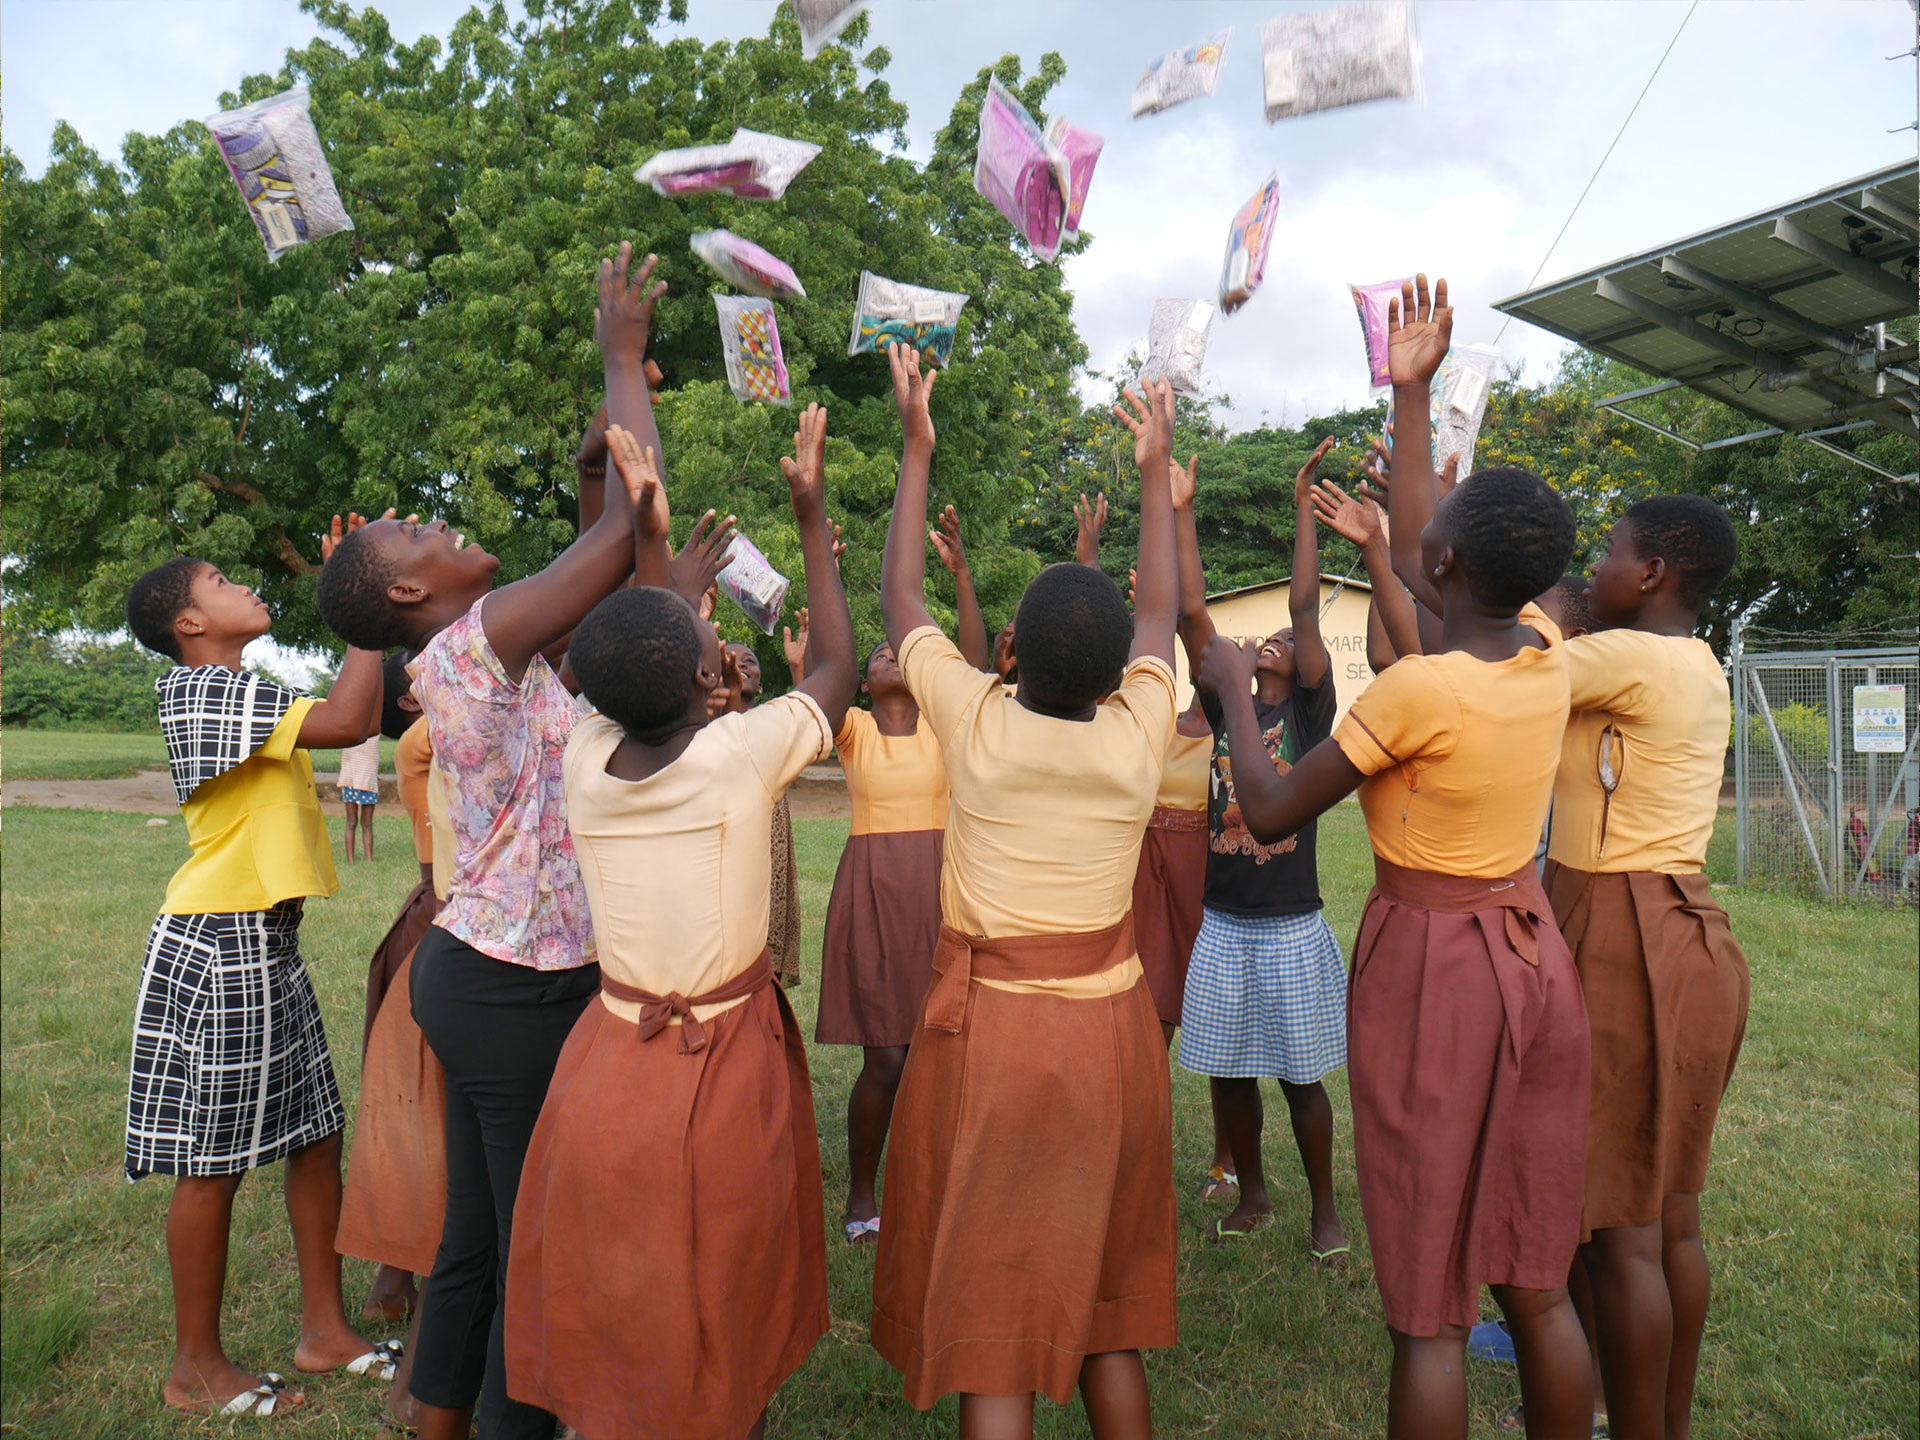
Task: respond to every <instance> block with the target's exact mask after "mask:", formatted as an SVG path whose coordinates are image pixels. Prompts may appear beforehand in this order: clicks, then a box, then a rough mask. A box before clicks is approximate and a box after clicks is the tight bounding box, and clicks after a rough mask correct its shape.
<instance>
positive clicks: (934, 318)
mask: <svg viewBox="0 0 1920 1440" xmlns="http://www.w3.org/2000/svg"><path fill="white" fill-rule="evenodd" d="M966 303H967V297H966V296H965V295H956V294H954V293H953V292H951V291H948V290H928V289H926V288H925V287H923V286H920V285H906V284H903V283H901V282H900V281H898V280H889V279H887V278H886V277H885V276H883V275H876V274H874V273H873V272H872V271H871V270H862V271H861V272H860V294H859V296H858V297H857V298H856V299H855V300H854V304H853V337H852V338H851V339H850V340H848V341H847V354H849V355H862V354H866V353H868V352H872V351H879V350H884V349H885V348H886V347H887V346H889V345H891V344H893V343H894V342H896V341H904V342H906V343H907V344H909V345H911V346H913V348H914V349H916V350H918V351H919V352H920V358H921V359H922V360H924V361H926V362H928V363H929V364H933V365H944V364H946V363H947V357H948V356H949V355H951V354H952V353H953V336H954V326H955V325H957V324H958V323H959V320H960V308H961V307H962V306H963V305H965V304H966Z"/></svg>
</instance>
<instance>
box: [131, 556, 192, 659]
mask: <svg viewBox="0 0 1920 1440" xmlns="http://www.w3.org/2000/svg"><path fill="white" fill-rule="evenodd" d="M207 568H209V567H208V565H207V562H206V561H204V560H196V559H195V558H194V557H193V556H191V555H176V556H175V557H174V558H173V559H171V560H168V561H167V562H165V563H164V564H161V565H156V566H154V567H153V569H151V570H149V571H147V573H146V574H144V575H142V576H141V577H140V578H139V579H138V580H136V581H134V582H133V588H132V589H131V590H129V591H128V592H127V629H129V630H131V631H132V632H133V638H134V639H136V640H138V641H139V642H140V643H141V644H142V645H144V646H146V647H147V649H149V650H157V651H159V652H160V653H161V654H162V655H164V656H166V657H167V658H168V659H169V660H178V659H179V658H180V637H179V636H178V635H176V634H174V633H173V622H174V621H175V620H177V619H178V618H179V617H180V612H181V611H182V610H184V609H186V608H187V606H189V605H191V604H192V603H193V582H194V580H195V578H196V577H198V575H199V574H200V572H201V571H202V570H205V569H207Z"/></svg>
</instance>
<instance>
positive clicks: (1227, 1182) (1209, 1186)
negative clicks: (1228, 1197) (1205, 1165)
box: [1200, 1165, 1240, 1200]
mask: <svg viewBox="0 0 1920 1440" xmlns="http://www.w3.org/2000/svg"><path fill="white" fill-rule="evenodd" d="M1228 1190H1232V1191H1233V1192H1234V1194H1236V1195H1238V1194H1239V1193H1240V1177H1239V1176H1238V1175H1236V1174H1234V1173H1233V1172H1232V1171H1231V1170H1228V1169H1225V1168H1224V1167H1222V1166H1219V1165H1215V1166H1213V1167H1212V1168H1211V1169H1209V1170H1208V1171H1207V1178H1206V1179H1205V1180H1204V1181H1203V1182H1201V1185H1200V1198H1201V1199H1202V1200H1211V1199H1213V1198H1214V1197H1216V1196H1219V1195H1224V1194H1226V1193H1227V1191H1228Z"/></svg>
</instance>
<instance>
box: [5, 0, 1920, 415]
mask: <svg viewBox="0 0 1920 1440" xmlns="http://www.w3.org/2000/svg"><path fill="white" fill-rule="evenodd" d="M1688 3H1689V0H1567V3H1559V0H1421V3H1420V4H1419V8H1418V22H1417V23H1418V27H1419V31H1420V36H1421V41H1422V44H1423V47H1424V50H1425V83H1426V98H1425V101H1424V103H1415V102H1399V101H1390V102H1383V103H1376V104H1372V105H1364V106H1357V107H1353V108H1350V109H1346V110H1339V111H1333V112H1330V113H1326V114H1322V115H1315V116H1309V117H1306V118H1303V119H1299V120H1288V121H1283V122H1281V123H1280V124H1278V125H1273V126H1269V125H1267V124H1266V123H1265V122H1264V120H1263V118H1262V114H1261V86H1260V64H1259V24H1260V22H1261V21H1262V20H1264V19H1267V18H1268V17H1269V16H1272V15H1276V14H1280V13H1284V12H1286V11H1289V10H1297V9H1309V8H1313V7H1312V5H1311V3H1301V0H875V3H874V5H873V8H872V12H871V13H872V17H873V18H872V26H873V39H874V41H875V42H877V43H879V44H883V45H885V46H886V47H887V48H888V49H889V50H890V51H891V52H892V54H893V57H894V61H893V65H892V67H891V69H890V70H889V72H888V78H889V80H890V82H891V83H892V85H893V88H894V90H895V93H896V94H898V95H900V96H901V97H902V98H904V99H905V100H906V101H907V102H908V103H909V104H910V105H911V107H912V111H913V119H912V126H911V140H912V146H913V149H914V151H915V152H916V153H918V154H923V155H924V154H925V153H926V151H927V148H928V146H929V138H930V136H931V134H932V132H933V130H934V129H935V128H936V127H937V126H938V124H939V123H940V122H941V120H942V119H943V118H944V117H945V115H946V113H947V111H948V109H949V107H950V106H951V104H952V97H953V96H954V95H955V93H957V91H958V90H959V88H960V87H961V86H962V85H963V84H964V83H965V82H966V81H967V80H968V79H970V78H971V77H972V76H973V75H974V74H975V73H976V72H977V71H978V70H979V68H980V67H982V66H984V65H988V64H991V63H992V62H993V61H995V60H996V59H998V58H999V57H1000V56H1001V55H1002V54H1005V53H1007V52H1009V51H1011V52H1014V53H1016V54H1018V55H1020V56H1021V58H1022V59H1023V60H1024V61H1025V62H1026V64H1027V66H1028V67H1029V68H1031V67H1032V66H1033V65H1034V64H1036V63H1037V61H1038V59H1039V56H1040V55H1041V54H1042V53H1044V52H1045V51H1047V50H1057V51H1059V52H1060V54H1061V55H1062V56H1063V57H1064V58H1065V60H1066V62H1067V67H1068V71H1067V78H1066V80H1065V81H1064V82H1063V84H1062V85H1061V87H1060V88H1059V89H1058V90H1056V91H1055V94H1054V105H1055V107H1056V108H1057V109H1058V110H1060V111H1061V112H1063V113H1065V114H1066V115H1068V116H1069V117H1071V118H1072V119H1074V120H1075V121H1077V122H1079V123H1081V124H1083V125H1086V126H1089V127H1091V128H1092V129H1094V130H1097V131H1098V132H1100V133H1101V134H1103V135H1105V136H1106V137H1107V148H1106V151H1105V153H1104V155H1103V156H1102V158H1101V161H1100V165H1099V169H1098V172H1097V173H1096V175H1095V178H1094V184H1093V190H1092V194H1091V198H1090V199H1089V201H1088V203H1087V209H1086V215H1085V219H1084V227H1085V229H1086V230H1087V231H1088V232H1089V233H1090V234H1091V235H1092V236H1093V237H1094V243H1093V245H1092V246H1091V247H1090V249H1089V250H1088V251H1087V253H1085V254H1084V255H1081V256H1078V257H1076V258H1074V259H1073V260H1071V261H1069V262H1067V274H1068V279H1069V281H1070V283H1071V285H1072V288H1073V291H1074V294H1075V296H1076V304H1075V312H1076V316H1077V318H1078V321H1079V324H1080V328H1081V331H1082V333H1083V334H1084V335H1085V336H1086V338H1087V342H1088V345H1089V347H1090V349H1091V350H1092V353H1093V363H1094V364H1095V365H1096V366H1099V365H1103V364H1111V363H1112V362H1114V361H1115V360H1117V359H1118V358H1119V357H1120V356H1122V355H1124V354H1125V352H1126V351H1127V350H1128V349H1129V348H1130V347H1132V346H1135V345H1138V344H1140V343H1141V342H1142V340H1143V338H1144V334H1145V330H1146V318H1147V312H1148V309H1149V306H1150V303H1151V301H1152V300H1153V298H1154V297H1155V296H1163V295H1164V296H1184V295H1194V296H1211V295H1212V294H1213V292H1214V287H1215V284H1216V281H1217V277H1218V274H1219V269H1220V260H1221V252H1222V250H1223V248H1224V245H1225V237H1226V229H1227V223H1228V220H1229V219H1230V217H1231V216H1232V215H1233V213H1234V211H1235V210H1236V209H1237V208H1238V207H1239V205H1240V204H1241V203H1242V202H1243V201H1244V200H1245V199H1246V198H1247V197H1248V196H1249V195H1251V194H1252V193H1253V191H1254V189H1255V188H1256V187H1257V186H1258V185H1259V184H1260V182H1261V181H1262V180H1263V179H1264V178H1265V176H1266V174H1267V172H1268V171H1269V170H1277V171H1278V172H1279V177H1280V187H1281V199H1282V220H1281V224H1280V227H1279V229H1278V231H1277V233H1276V236H1275V239H1274V242H1273V251H1272V256H1271V258H1270V260H1269V264H1268V274H1267V281H1266V285H1265V287H1264V288H1263V289H1262V291H1261V293H1260V294H1259V295H1258V296H1257V297H1256V298H1255V300H1254V302H1253V303H1252V304H1250V305H1249V306H1248V307H1247V308H1246V309H1244V310H1242V311H1241V312H1240V313H1239V314H1237V315H1235V316H1234V317H1232V318H1231V319H1227V320H1223V321H1220V322H1218V323H1216V325H1215V328H1214V334H1213V340H1212V345H1211V349H1210V351H1209V354H1208V374H1209V383H1210V385H1211V386H1212V387H1213V388H1215V389H1216V390H1219V391H1224V392H1226V393H1228V394H1230V395H1231V396H1232V397H1233V400H1234V407H1235V417H1236V420H1237V422H1238V423H1239V424H1243V425H1254V424H1258V423H1260V421H1261V419H1262V417H1265V418H1268V419H1270V420H1272V421H1275V422H1294V423H1297V422H1298V421H1300V420H1301V419H1303V418H1305V417H1306V416H1307V415H1310V414H1314V413H1321V412H1325V411H1327V410H1330V409H1333V408H1337V407H1338V406H1340V405H1343V404H1350V403H1359V402H1363V401H1364V400H1365V399H1366V398H1367V380H1366V371H1365V365H1364V359H1363V354H1362V349H1361V345H1360V338H1359V330H1358V326H1357V325H1356V323H1355V320H1354V315H1353V309H1352V305H1351V303H1350V301H1349V299H1348V296H1347V291H1346V284H1347V282H1349V281H1354V282H1362V283H1365V282H1370V281H1376V280H1381V279H1386V278H1388V277H1391V276H1395V275H1400V274H1405V273H1407V272H1408V271H1410V270H1413V269H1416V268H1424V269H1426V270H1427V271H1429V273H1433V274H1444V275H1446V276H1447V277H1448V279H1449V282H1450V283H1451V286H1452V289H1453V294H1454V298H1455V302H1456V306H1457V308H1458V317H1457V321H1456V325H1455V337H1456V340H1458V341H1466V342H1488V341H1492V340H1493V339H1494V337H1495V334H1496V332H1497V331H1498V330H1499V329H1500V326H1501V322H1502V318H1503V317H1501V316H1500V315H1499V314H1498V313H1497V312H1495V311H1493V310H1492V309H1491V308H1490V306H1489V302H1491V301H1493V300H1496V299H1500V298H1502V297H1504V296H1507V295H1509V294H1512V293H1514V292H1516V291H1518V290H1521V289H1524V288H1526V285H1527V283H1528V280H1529V277H1531V276H1532V274H1533V273H1534V271H1535V269H1536V267H1538V266H1539V265H1540V263H1541V261H1542V259H1543V258H1546V251H1547V247H1548V245H1549V243H1550V242H1551V241H1552V239H1553V236H1554V233H1555V231H1557V230H1558V229H1559V228H1560V225H1561V223H1562V222H1563V221H1564V220H1565V219H1566V217H1567V213H1568V210H1569V209H1570V208H1571V206H1572V205H1573V202H1574V199H1575V197H1576V196H1578V195H1579V193H1580V190H1581V188H1582V186H1584V185H1585V184H1586V183H1587V180H1588V177H1589V176H1590V175H1591V174H1592V173H1593V169H1594V166H1595V165H1596V164H1597V163H1598V161H1599V159H1600V156H1601V154H1602V153H1603V152H1604V151H1605V150H1606V147H1607V144H1608V142H1609V141H1610V140H1611V139H1612V138H1613V136H1614V132H1615V131H1616V130H1617V129H1618V128H1619V126H1620V123H1621V121H1622V120H1623V119H1624V118H1625V116H1626V114H1627V112H1628V110H1629V109H1630V108H1631V106H1632V105H1633V102H1634V97H1635V96H1636V95H1638V94H1639V92H1640V89H1641V87H1642V86H1643V85H1645V84H1646V82H1647V78H1648V76H1649V75H1650V74H1651V73H1652V72H1653V68H1654V65H1655V63H1656V62H1657V61H1658V60H1659V58H1660V54H1661V52H1662V51H1663V50H1664V49H1666V47H1667V45H1668V43H1669V42H1670V41H1671V40H1673V37H1674V34H1675V31H1676V28H1677V27H1679V26H1680V23H1681V20H1682V17H1683V16H1685V15H1686V14H1687V12H1688ZM379 8H381V9H382V10H384V12H385V13H386V14H387V15H388V16H389V18H390V19H391V20H392V21H393V25H394V29H395V32H396V34H398V35H399V36H401V37H402V38H405V39H412V38H414V37H415V36H417V35H419V34H421V33H424V32H427V31H433V32H435V33H439V34H445V33H446V31H447V29H448V28H449V27H450V26H451V23H452V21H453V19H454V17H455V16H457V15H458V14H460V13H461V12H462V11H463V10H464V9H466V8H467V6H466V4H465V3H461V0H389V3H388V4H386V5H384V6H381V7H379ZM774 8H775V0H693V4H692V18H691V20H690V22H689V24H688V27H687V28H688V30H689V31H691V33H693V34H696V35H699V36H701V37H703V38H723V37H731V36H737V35H742V34H748V33H758V32H761V31H763V30H764V29H765V27H766V25H767V22H768V19H769V18H770V16H771V15H772V13H773V11H774ZM1229 25H1231V26H1233V27H1234V38H1233V41H1232V45H1231V48H1230V50H1229V53H1228V57H1227V64H1226V70H1225V73H1224V75H1223V77H1222V80H1221V83H1220V88H1219V91H1218V93H1216V94H1215V95H1214V96H1212V97H1211V98H1209V99H1202V100H1195V101H1191V102H1189V103H1187V104H1185V105H1182V106H1179V107H1177V108H1175V109H1173V110H1169V111H1166V112H1164V113H1162V114H1160V115H1157V116H1150V117H1147V118H1144V119H1142V120H1139V121H1135V120H1132V119H1130V118H1129V116H1128V110H1127V105H1128V97H1129V95H1130V94H1131V91H1132V88H1133V84H1134V81H1135V80H1136V79H1137V78H1138V76H1139V74H1140V72H1141V71H1142V70H1143V69H1144V68H1145V66H1146V65H1147V64H1148V62H1149V61H1151V60H1152V59H1153V58H1154V57H1155V56H1156V55H1158V54H1160V53H1161V52H1163V51H1165V50H1168V49H1172V48H1174V47H1176V46H1180V45H1184V44H1187V43H1190V42H1192V41H1195V40H1198V39H1200V38H1202V37H1203V36H1205V35H1207V34H1209V33H1211V32H1213V31H1215V30H1219V29H1223V28H1225V27H1227V26H1229ZM315 29H316V27H315V25H314V23H313V21H312V20H311V19H310V18H309V17H307V16H305V15H303V14H301V13H300V10H299V7H298V5H297V3H296V0H6V4H5V6H4V9H0V87H3V88H0V94H4V98H5V111H4V117H3V121H0V124H3V128H4V138H5V142H6V144H7V145H8V146H9V147H11V148H12V149H13V150H14V152H15V153H16V154H18V155H19V156H20V157H21V158H22V160H23V161H24V162H25V163H26V164H27V166H28V167H29V168H30V169H31V170H34V171H36V172H37V171H38V170H40V169H41V168H42V167H43V166H44V165H45V163H46V152H47V143H48V139H49V137H50V136H51V134H52V129H53V124H54V121H55V120H56V119H65V120H67V121H69V122H70V123H71V124H73V125H74V126H75V127H76V128H77V129H78V130H79V131H80V133H81V134H82V135H83V136H84V137H85V138H86V139H87V140H88V141H89V142H90V143H91V144H93V145H95V146H98V147H103V148H109V149H111V148H117V146H118V144H119V140H120V137H121V136H122V135H123V134H125V133H126V132H127V131H129V130H140V131H159V130H164V129H166V128H167V127H168V126H170V125H172V124H174V123H175V122H176V121H178V120H179V119H181V118H182V117H201V116H204V115H206V114H208V113H209V112H211V111H213V110H214V109H217V108H218V107H217V97H218V95H219V94H220V92H221V91H222V90H226V89H230V88H232V87H233V86H234V85H235V84H236V82H237V81H238V79H239V77H240V76H242V75H244V74H247V73H252V72H256V71H272V70H274V69H275V68H277V66H278V64H279V62H280V59H281V56H282V54H283V53H284V51H285V50H286V49H287V48H288V47H289V46H292V45H297V44H301V43H304V42H305V41H306V40H307V39H308V38H309V37H311V36H312V35H313V34H314V32H315ZM1914 34H1915V21H1914V11H1913V9H1912V8H1911V7H1910V5H1909V4H1908V0H1799V3H1793V0H1702V3H1700V4H1699V5H1698V7H1697V9H1695V11H1694V13H1693V14H1692V17H1691V19H1690V20H1689V21H1688V22H1687V25H1686V28H1685V30H1684V32H1683V33H1681V35H1680V38H1679V41H1678V43H1677V44H1676V45H1675V47H1674V50H1673V54H1672V55H1671V57H1670V58H1669V59H1668V60H1667V62H1666V66H1665V68H1664V69H1663V70H1662V72H1661V74H1660V76H1659V79H1658V80H1657V81H1656V82H1655V84H1654V86H1653V88H1652V90H1651V91H1650V92H1649V94H1648V95H1647V98H1646V100H1645V102H1644V103H1643V104H1642V105H1641V107H1640V110H1639V113H1638V114H1637V115H1636V116H1635V117H1634V120H1633V123H1632V125H1631V127H1630V128H1629V129H1628V130H1627V132H1626V135H1625V137H1624V138H1623V139H1622V140H1621V142H1620V145H1619V148H1618V149H1617V150H1616V151H1615V152H1614V154H1613V157H1612V159H1611V160H1610V161H1609V162H1608V164H1607V167H1606V169H1605V171H1604V172H1603V173H1602V174H1601V176H1600V178H1599V182H1598V183H1597V184H1596V185H1595V186H1594V188H1593V192H1592V194H1590V195H1589V196H1588V197H1587V199H1586V202H1585V204H1584V205H1583V206H1582V207H1581V210H1580V213H1579V215H1578V217H1577V218H1576V219H1575V220H1574V222H1573V224H1572V226H1571V228H1570V229H1569V230H1568V232H1567V235H1566V238H1565V239H1564V240H1563V241H1561V242H1560V244H1559V246H1558V248H1557V249H1555V250H1554V251H1553V253H1552V255H1551V257H1550V258H1547V263H1546V267H1545V270H1544V271H1543V273H1542V275H1541V280H1542V282H1546V281H1551V280H1553V279H1555V278H1557V277H1560V276H1563V275H1566V274H1568V273H1571V272H1574V271H1577V270H1581V269H1584V268H1587V267H1589V266H1592V265H1595V264H1599V263H1601V262H1603V261H1606V260H1609V259H1612V258H1614V257H1616V256H1619V255H1624V254H1630V253H1632V252H1635V251H1638V250H1642V249H1646V248H1649V247H1652V246H1655V245H1658V244H1660V243H1662V242H1664V241H1667V240H1670V239H1675V238H1677V237H1679V236H1682V235H1685V234H1688V233H1690V232H1692V231H1695V230H1699V229H1703V228H1706V227H1708V226H1710V225H1714V224H1718V223H1720V222H1723V221H1726V220H1730V219H1733V218H1736V217H1738V216H1741V215H1744V214H1747V213H1748V212H1750V211H1754V210H1759V209H1763V208H1767V207H1769V206H1772V205H1775V204H1778V203H1781V202H1784V201H1788V200H1791V199H1794V198H1795V197H1798V196H1800V195H1803V194H1806V193H1808V192H1810V191H1814V190H1819V189H1822V188H1824V187H1826V186H1828V185H1831V184H1834V183H1837V182H1839V181H1842V180H1845V179H1847V178H1849V177H1851V176H1854V175H1858V174H1861V173H1864V172H1866V171H1869V170H1873V169H1876V168H1878V167H1881V166H1885V165H1888V164H1892V163H1896V162H1898V161H1900V160H1902V159H1906V160H1909V161H1911V160H1912V159H1913V157H1914V153H1915V143H1914V142H1915V136H1914V132H1913V131H1912V130H1910V129H1909V130H1905V131H1901V132H1900V133H1889V132H1891V131H1897V130H1898V127H1902V126H1909V125H1911V124H1912V122H1913V120H1914V114H1915V67H1914V62H1913V61H1912V60H1910V59H1902V60H1899V61H1893V62H1890V61H1889V60H1888V59H1887V58H1886V57H1888V56H1891V55H1895V54H1897V53H1898V52H1902V51H1905V50H1908V49H1910V48H1912V47H1913V44H1914ZM1501 344H1502V347H1503V349H1504V350H1505V352H1506V355H1507V357H1508V359H1509V361H1510V362H1511V363H1517V364H1520V365H1523V366H1524V367H1525V373H1526V374H1528V375H1530V376H1536V377H1537V376H1540V375H1541V374H1543V373H1544V372H1545V371H1546V370H1548V369H1550V368H1551V366H1552V365H1553V363H1554V358H1555V356H1556V355H1557V354H1558V352H1559V348H1560V346H1559V342H1558V341H1556V340H1555V339H1554V338H1553V337H1551V336H1549V335H1546V334H1544V333H1542V332H1540V331H1536V330H1533V329H1531V328H1530V327H1528V326H1526V325H1523V324H1519V323H1516V324H1515V325H1513V326H1512V327H1511V328H1510V329H1509V330H1508V331H1507V332H1506V335H1505V336H1504V337H1503V339H1502V341H1501Z"/></svg>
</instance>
